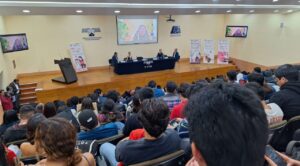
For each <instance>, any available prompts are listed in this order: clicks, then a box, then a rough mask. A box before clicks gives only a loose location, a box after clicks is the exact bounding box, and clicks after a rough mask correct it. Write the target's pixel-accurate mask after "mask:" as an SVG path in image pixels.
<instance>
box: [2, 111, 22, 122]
mask: <svg viewBox="0 0 300 166" xmlns="http://www.w3.org/2000/svg"><path fill="white" fill-rule="evenodd" d="M18 120H19V118H18V113H17V111H16V110H8V111H5V112H4V115H3V124H10V123H13V122H17V121H18Z"/></svg>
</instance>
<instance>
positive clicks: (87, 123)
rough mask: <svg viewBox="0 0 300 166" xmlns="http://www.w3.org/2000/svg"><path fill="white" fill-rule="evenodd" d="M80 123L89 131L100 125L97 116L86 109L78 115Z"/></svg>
mask: <svg viewBox="0 0 300 166" xmlns="http://www.w3.org/2000/svg"><path fill="white" fill-rule="evenodd" d="M78 121H79V123H80V125H81V126H83V127H85V128H86V129H88V130H91V129H93V128H95V127H97V125H98V119H97V116H96V114H95V113H94V111H93V110H91V109H84V110H82V111H81V112H80V114H79V115H78Z"/></svg>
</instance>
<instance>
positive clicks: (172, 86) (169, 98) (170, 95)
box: [161, 81, 181, 111]
mask: <svg viewBox="0 0 300 166" xmlns="http://www.w3.org/2000/svg"><path fill="white" fill-rule="evenodd" d="M176 89H177V85H176V83H175V82H173V81H168V82H167V84H166V90H167V93H166V94H165V95H164V96H163V97H161V98H162V100H163V101H164V102H166V103H167V105H168V107H169V110H170V111H172V110H173V107H174V106H176V105H177V104H179V103H180V101H181V100H180V97H179V96H178V95H177V93H176Z"/></svg>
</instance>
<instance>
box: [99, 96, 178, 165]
mask: <svg viewBox="0 0 300 166" xmlns="http://www.w3.org/2000/svg"><path fill="white" fill-rule="evenodd" d="M169 115H170V111H169V109H168V106H167V105H166V103H164V102H163V101H162V100H161V99H155V98H153V99H145V100H144V101H143V102H142V104H141V110H140V111H139V113H138V117H139V120H140V122H141V124H142V126H143V128H144V132H145V134H144V135H145V137H144V138H142V139H139V140H123V141H121V142H119V143H118V144H117V146H114V145H112V144H110V143H105V144H103V145H102V146H101V147H100V154H101V155H102V156H104V157H105V158H106V159H107V160H108V161H109V163H110V164H111V165H113V166H115V165H117V161H118V162H122V163H123V164H124V165H130V164H135V163H139V162H143V161H147V160H151V159H155V158H157V157H161V156H163V155H166V154H170V153H172V152H175V151H177V150H180V142H181V140H180V138H179V137H178V134H177V133H176V131H174V130H173V129H167V126H168V123H169ZM137 156H138V157H137Z"/></svg>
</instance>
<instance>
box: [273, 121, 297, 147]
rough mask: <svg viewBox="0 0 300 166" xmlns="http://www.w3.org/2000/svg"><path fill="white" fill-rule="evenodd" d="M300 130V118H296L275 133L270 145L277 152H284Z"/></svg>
mask: <svg viewBox="0 0 300 166" xmlns="http://www.w3.org/2000/svg"><path fill="white" fill-rule="evenodd" d="M299 128H300V116H295V117H293V118H291V119H290V120H288V121H287V124H286V125H285V126H284V127H283V128H282V130H280V131H278V132H274V133H273V136H272V138H271V139H270V142H269V144H270V145H271V146H272V147H273V148H274V149H276V150H277V151H280V152H284V151H285V150H286V146H287V144H288V143H289V142H290V141H292V140H293V135H294V133H295V131H296V130H298V129H299Z"/></svg>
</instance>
